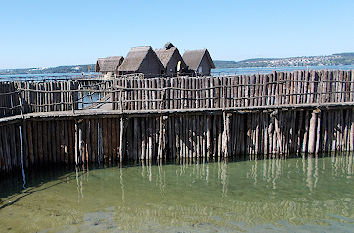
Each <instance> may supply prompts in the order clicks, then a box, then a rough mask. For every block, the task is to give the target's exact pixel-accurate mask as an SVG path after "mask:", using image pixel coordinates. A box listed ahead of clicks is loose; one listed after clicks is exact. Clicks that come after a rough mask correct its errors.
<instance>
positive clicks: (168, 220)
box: [0, 154, 354, 232]
mask: <svg viewBox="0 0 354 233" xmlns="http://www.w3.org/2000/svg"><path fill="white" fill-rule="evenodd" d="M353 169H354V164H353V155H352V154H350V155H341V156H333V157H323V158H312V157H309V158H293V159H286V160H285V159H282V160H281V159H267V160H257V161H237V162H233V161H228V162H225V161H222V162H210V163H202V162H200V163H191V162H184V163H180V164H165V165H162V166H161V165H157V164H153V165H151V164H140V165H139V166H129V167H123V168H119V167H109V168H104V169H83V168H80V169H77V170H76V171H75V170H74V171H72V170H71V171H68V170H56V171H51V172H41V173H36V174H31V175H27V177H26V179H27V183H26V190H25V191H23V189H22V183H21V181H22V178H13V179H6V180H2V181H1V182H0V188H1V191H0V201H1V202H0V232H238V231H239V232H354V175H353Z"/></svg>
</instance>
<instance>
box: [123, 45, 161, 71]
mask: <svg viewBox="0 0 354 233" xmlns="http://www.w3.org/2000/svg"><path fill="white" fill-rule="evenodd" d="M149 53H152V54H153V56H156V60H157V62H159V63H160V65H161V67H162V64H161V62H160V60H159V59H158V57H157V55H156V54H155V52H154V50H152V48H151V47H150V46H140V47H133V48H131V49H130V51H129V53H128V54H127V57H126V58H125V59H124V61H123V63H122V65H120V66H119V69H118V70H119V71H132V72H136V71H138V70H139V67H140V66H141V64H142V63H143V61H144V60H145V59H146V57H147V55H148V54H149Z"/></svg>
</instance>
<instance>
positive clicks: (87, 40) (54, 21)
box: [0, 0, 354, 69]
mask: <svg viewBox="0 0 354 233" xmlns="http://www.w3.org/2000/svg"><path fill="white" fill-rule="evenodd" d="M0 6H1V7H0V32H1V33H0V69H10V68H28V67H50V66H59V65H77V64H92V63H95V62H96V60H97V58H98V57H106V56H115V55H116V56H118V55H123V56H125V55H126V54H127V53H128V51H129V49H130V48H131V47H134V46H142V45H150V46H152V47H153V48H161V47H163V45H164V44H165V43H166V42H167V41H170V42H172V43H173V44H174V45H175V46H176V47H178V48H179V50H180V52H181V53H183V52H184V51H185V50H188V49H201V48H207V49H208V50H209V51H210V53H211V56H212V58H213V59H214V60H234V61H239V60H243V59H249V58H257V57H293V56H312V55H330V54H333V53H339V52H354V14H353V12H354V11H353V9H354V1H353V0H291V1H288V0H281V1H277V0H242V1H241V0H233V1H231V0H230V1H226V0H218V1H215V0H213V1H212V0H203V1H199V0H194V1H193V0H179V1H166V0H165V1H162V0H156V1H155V0H150V1H149V0H125V1H120V0H116V1H106V0H100V1H91V0H85V1H82V0H70V1H67V0H60V1H57V0H31V1H28V0H23V1H19V0H11V1H10V0H0Z"/></svg>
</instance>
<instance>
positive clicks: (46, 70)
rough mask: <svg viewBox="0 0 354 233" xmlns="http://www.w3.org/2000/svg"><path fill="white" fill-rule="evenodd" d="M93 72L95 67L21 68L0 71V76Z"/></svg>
mask: <svg viewBox="0 0 354 233" xmlns="http://www.w3.org/2000/svg"><path fill="white" fill-rule="evenodd" d="M88 71H91V72H94V71H95V65H94V64H88V65H74V66H57V67H43V68H23V69H6V70H0V75H16V74H48V73H49V74H50V73H82V72H88Z"/></svg>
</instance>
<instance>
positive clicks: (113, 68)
mask: <svg viewBox="0 0 354 233" xmlns="http://www.w3.org/2000/svg"><path fill="white" fill-rule="evenodd" d="M123 60H124V58H123V57H122V56H114V57H106V58H98V60H97V62H96V69H95V71H96V72H101V73H102V74H108V73H112V74H113V73H114V74H118V67H119V66H120V65H121V64H122V62H123Z"/></svg>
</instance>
